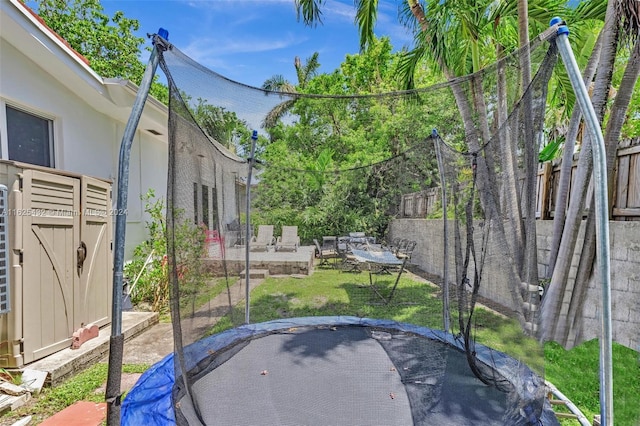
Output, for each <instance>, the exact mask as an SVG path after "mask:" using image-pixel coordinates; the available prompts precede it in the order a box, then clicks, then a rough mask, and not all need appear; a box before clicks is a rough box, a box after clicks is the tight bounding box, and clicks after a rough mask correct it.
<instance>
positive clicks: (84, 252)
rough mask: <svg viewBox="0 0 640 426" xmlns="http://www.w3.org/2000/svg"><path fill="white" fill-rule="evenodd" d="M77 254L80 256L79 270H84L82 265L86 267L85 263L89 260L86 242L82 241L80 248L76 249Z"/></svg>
mask: <svg viewBox="0 0 640 426" xmlns="http://www.w3.org/2000/svg"><path fill="white" fill-rule="evenodd" d="M76 254H77V256H78V269H82V265H84V261H85V259H86V258H87V245H86V244H85V243H84V241H80V246H78V248H77V249H76Z"/></svg>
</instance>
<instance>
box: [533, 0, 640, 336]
mask: <svg viewBox="0 0 640 426" xmlns="http://www.w3.org/2000/svg"><path fill="white" fill-rule="evenodd" d="M639 15H640V12H639V11H638V6H637V2H636V1H634V0H625V1H616V2H608V5H607V10H606V17H605V20H604V22H605V25H604V27H603V29H602V35H603V38H604V39H603V48H602V53H601V55H600V58H599V65H598V73H597V74H596V80H595V83H594V90H593V96H592V103H593V105H594V109H595V111H596V114H597V115H598V117H599V119H600V121H601V122H602V121H603V119H604V117H605V112H606V105H607V101H608V99H609V90H610V87H611V79H612V75H613V69H614V65H615V62H616V55H617V48H618V46H619V43H620V40H626V41H629V42H631V44H632V45H633V47H632V49H631V54H630V56H629V60H628V61H627V62H626V68H625V71H624V75H623V80H622V81H621V83H620V87H619V88H618V91H617V94H616V97H615V100H614V102H613V105H612V107H611V109H610V110H609V120H608V121H607V125H606V132H605V135H604V137H605V146H606V151H607V173H608V179H609V180H608V184H609V194H610V195H609V196H610V197H611V195H612V192H613V191H612V190H611V188H612V187H613V170H614V164H615V157H616V150H617V147H618V140H619V137H620V130H621V128H622V124H623V123H624V121H625V116H626V111H627V108H628V106H629V102H630V100H631V95H632V93H633V89H634V86H635V84H636V81H637V80H638V73H639V72H640V71H639V69H640V64H639V62H640V57H639V49H640V46H639V38H640V36H639V34H640V30H639V29H640V16H639ZM581 163H583V164H581ZM581 166H584V167H581ZM578 169H579V170H580V171H581V173H580V174H579V175H578V176H577V177H576V182H575V183H574V185H575V186H576V187H577V190H576V192H573V193H572V197H571V203H570V205H569V211H570V212H571V211H578V213H580V214H581V211H582V208H581V207H582V205H583V203H584V198H585V197H584V194H585V193H586V188H587V185H588V183H589V177H590V175H591V169H592V160H591V149H590V141H589V140H587V141H586V143H584V144H583V147H582V150H581V153H580V163H579V165H578ZM594 210H595V209H594V208H593V205H592V206H591V208H590V210H589V215H588V216H587V220H586V223H585V236H584V240H583V244H582V251H581V254H580V261H579V265H578V271H577V274H576V278H575V280H574V287H573V291H572V296H571V302H570V307H569V313H568V315H567V317H566V318H563V319H562V320H561V321H560V323H559V324H555V323H554V319H556V318H559V312H560V307H561V305H562V296H563V295H564V289H565V288H566V286H567V285H568V283H567V281H568V277H567V275H568V270H569V266H570V264H571V263H570V262H571V257H572V254H573V253H574V250H575V245H576V243H577V234H578V230H579V226H580V220H579V218H580V216H577V218H574V219H575V220H572V221H571V222H569V221H568V222H567V225H566V226H565V229H564V232H563V235H562V241H561V244H560V251H559V254H558V260H557V262H556V265H555V268H554V270H553V275H552V278H551V283H550V289H551V290H552V292H551V294H550V295H549V296H550V297H548V302H547V303H546V305H547V306H546V307H545V306H543V308H544V310H543V321H545V322H546V326H544V327H543V329H544V330H545V331H544V334H543V338H545V337H547V338H552V339H554V340H557V341H559V342H560V343H562V344H563V345H564V346H565V347H569V346H572V345H573V344H574V343H577V342H579V340H580V330H579V329H578V324H579V321H577V318H578V314H579V313H580V312H581V311H582V306H583V304H584V301H585V298H586V288H587V285H588V282H589V278H590V277H591V273H592V269H593V260H594V257H595V247H596V238H595V216H594V214H595V213H594ZM568 219H571V216H569V215H568ZM543 325H545V324H544V323H543ZM554 325H555V327H554Z"/></svg>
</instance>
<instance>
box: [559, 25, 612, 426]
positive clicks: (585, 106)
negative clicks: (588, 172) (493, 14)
mask: <svg viewBox="0 0 640 426" xmlns="http://www.w3.org/2000/svg"><path fill="white" fill-rule="evenodd" d="M561 22H562V20H561V19H560V18H554V19H552V20H551V25H552V26H553V25H556V24H558V23H561ZM556 45H557V46H558V51H559V52H560V56H561V57H562V62H564V66H565V69H566V70H567V75H568V76H569V80H571V85H572V86H573V90H574V92H575V93H576V99H577V101H578V104H579V105H580V108H581V109H582V111H583V114H584V120H585V122H586V124H587V129H588V130H589V133H590V136H591V141H592V145H593V146H592V148H593V150H592V152H593V184H594V185H593V186H594V197H595V208H596V259H597V268H596V271H597V274H598V278H599V280H600V284H601V285H602V313H601V327H602V331H601V333H602V334H601V336H600V421H601V423H600V424H601V425H602V426H613V355H612V346H613V339H612V331H611V259H610V252H609V199H608V195H607V191H608V190H607V157H606V151H605V144H604V137H603V136H602V129H601V128H600V125H599V123H598V118H597V116H596V113H595V110H594V109H593V104H592V103H591V100H590V99H589V92H588V91H587V88H586V87H585V85H584V81H583V79H582V75H581V73H580V68H578V64H577V63H576V59H575V57H574V56H573V50H571V45H570V44H569V28H568V27H567V26H566V25H560V26H559V27H558V37H556Z"/></svg>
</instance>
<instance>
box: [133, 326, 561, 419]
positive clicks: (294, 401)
mask: <svg viewBox="0 0 640 426" xmlns="http://www.w3.org/2000/svg"><path fill="white" fill-rule="evenodd" d="M185 355H186V358H187V359H189V360H191V361H190V363H189V364H188V365H187V368H188V373H187V374H188V376H189V378H190V380H192V381H193V383H192V390H191V392H192V395H191V398H192V399H193V401H194V403H195V404H197V405H198V408H199V411H200V417H198V416H197V415H196V414H195V410H194V408H193V405H192V402H191V398H189V397H186V393H185V389H184V386H183V385H182V383H183V382H182V380H175V378H174V365H173V354H171V355H168V356H167V357H166V358H164V359H163V360H162V361H160V362H159V363H157V364H155V365H154V366H152V368H150V369H149V370H148V371H147V372H146V373H145V374H144V375H143V376H142V377H141V378H140V380H139V381H138V383H136V385H135V386H134V387H133V389H131V391H130V392H129V394H128V395H127V397H126V399H125V400H124V403H123V407H122V424H123V425H140V424H145V425H151V424H157V425H162V424H176V423H177V424H191V425H194V424H215V425H258V424H259V425H412V424H413V425H519V424H522V425H527V424H545V425H555V424H558V423H557V420H556V418H555V415H554V414H553V412H552V411H551V409H550V407H548V406H546V405H548V404H546V403H545V407H539V405H540V404H541V403H542V402H541V401H544V399H542V400H541V399H540V398H539V395H537V394H535V395H534V394H529V393H528V392H529V390H530V389H540V382H541V380H542V379H541V378H540V377H538V376H537V375H536V374H535V373H533V372H532V371H531V370H530V369H529V368H528V367H526V366H525V365H523V364H522V363H520V362H519V361H517V360H515V359H513V358H511V357H509V356H507V355H505V354H503V353H500V352H497V351H494V350H491V349H488V348H486V347H483V346H481V345H478V346H477V357H478V359H479V360H480V361H482V362H483V363H485V364H486V365H487V366H488V365H492V366H493V367H492V369H493V374H495V375H496V376H502V377H503V378H505V379H507V381H508V383H510V385H509V387H508V389H507V390H506V391H505V390H498V389H496V388H495V387H489V386H486V385H485V384H483V383H482V382H481V381H480V380H478V379H477V378H476V377H475V376H474V375H473V374H472V372H471V370H470V368H469V366H468V364H467V361H466V359H465V355H464V351H463V348H462V343H461V342H459V341H458V340H456V339H455V338H454V337H453V336H452V335H450V334H447V333H444V332H442V331H437V330H432V329H429V328H425V327H418V326H414V325H411V324H406V323H398V322H394V321H387V320H373V319H365V318H356V317H305V318H297V319H289V320H276V321H270V322H266V323H260V324H251V325H245V326H241V327H238V328H235V329H232V330H228V331H226V332H223V333H220V334H217V335H214V336H210V337H208V338H205V339H203V340H200V341H198V342H196V343H193V344H192V345H190V346H188V347H186V348H185ZM536 406H537V407H536ZM541 408H542V411H543V413H542V416H541V417H539V419H540V421H541V422H542V423H539V422H538V420H537V419H538V417H537V416H531V417H530V415H531V413H533V412H536V411H539V410H540V409H541ZM534 417H535V418H536V420H530V418H531V419H532V418H534Z"/></svg>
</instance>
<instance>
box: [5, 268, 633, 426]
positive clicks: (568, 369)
mask: <svg viewBox="0 0 640 426" xmlns="http://www.w3.org/2000/svg"><path fill="white" fill-rule="evenodd" d="M375 279H376V284H377V285H378V286H380V289H381V292H382V293H383V294H388V292H389V291H390V289H391V287H392V286H393V280H394V276H391V275H381V276H377V277H376V278H375ZM368 280H369V277H368V274H367V273H360V274H352V273H343V272H340V271H337V270H332V269H331V270H327V269H318V268H316V270H315V272H314V274H313V275H311V276H309V277H304V278H294V277H270V278H268V279H266V280H265V281H264V283H262V284H261V285H260V286H258V287H256V288H255V289H254V290H253V291H252V293H251V322H252V323H256V322H262V321H268V320H272V319H278V318H292V317H299V316H321V315H352V316H361V317H369V318H385V319H393V320H396V321H401V322H407V323H412V324H416V325H423V326H427V327H431V328H442V326H441V324H442V308H441V305H442V303H441V298H440V293H439V288H438V287H436V286H433V285H431V284H430V283H428V282H426V281H425V280H424V279H421V278H419V277H416V276H415V275H411V274H408V275H403V277H402V279H401V280H400V282H399V284H398V288H397V291H396V293H395V295H394V298H393V300H392V303H390V304H388V305H385V304H384V303H381V299H380V298H378V297H377V296H376V295H375V294H374V293H373V292H372V291H371V289H370V288H369V287H368ZM224 290H225V287H224V286H222V285H220V286H218V287H217V289H216V290H215V292H219V291H224ZM452 310H455V308H454V307H452ZM476 314H477V317H476V321H475V323H474V324H475V325H474V337H475V338H476V340H477V341H479V342H481V343H483V344H485V345H487V346H490V347H492V348H494V349H497V350H501V351H504V352H506V353H508V354H510V355H511V356H514V357H516V358H518V359H522V360H523V361H524V362H526V363H527V365H529V366H530V367H531V368H533V369H534V370H536V371H539V372H540V371H542V369H543V368H544V373H545V378H546V379H547V380H549V381H550V382H551V383H553V384H554V385H555V386H556V387H557V388H558V389H559V390H560V391H561V392H562V393H564V394H565V395H566V396H567V397H568V398H569V399H570V400H571V401H572V402H573V403H574V404H575V405H576V406H578V407H579V408H580V409H581V410H582V412H583V413H584V414H585V415H586V416H587V418H588V419H590V420H591V419H593V415H594V414H597V413H598V412H599V400H598V391H599V378H598V356H599V347H598V342H597V341H589V342H585V343H583V344H581V345H580V346H577V347H575V348H573V349H572V350H570V351H565V350H564V349H563V348H562V347H560V346H558V345H557V344H555V343H547V344H546V345H545V347H544V351H542V349H541V348H540V347H539V345H538V344H537V343H536V342H535V340H533V339H530V338H527V337H525V336H523V334H522V333H521V332H520V326H519V325H518V323H517V322H516V321H513V320H510V319H508V318H505V317H504V316H502V315H499V314H496V313H494V312H492V311H490V310H488V309H482V308H477V309H476ZM233 318H239V319H242V320H243V319H244V303H241V304H240V305H239V306H237V307H236V308H235V312H234V314H233ZM452 324H453V325H454V327H455V329H458V326H457V319H456V318H455V317H454V318H453V320H452ZM232 326H233V324H232V323H231V320H230V319H229V318H228V317H226V318H224V319H222V320H221V321H220V322H219V323H218V324H217V326H216V327H215V329H214V330H212V333H216V332H220V331H223V330H225V329H227V328H230V327H232ZM613 355H614V413H615V424H616V425H621V426H638V425H640V404H639V403H638V400H639V399H638V395H640V359H639V357H638V352H635V351H633V350H630V349H628V348H625V347H623V346H621V345H617V344H614V353H613ZM146 368H148V366H146V365H125V366H123V371H124V372H142V371H144V370H145V369H146ZM106 378H107V365H106V364H98V365H95V366H93V367H91V368H90V369H88V370H86V371H85V372H83V373H80V374H78V375H77V376H75V377H73V378H72V379H70V380H69V381H68V382H66V383H64V384H63V385H61V386H58V387H56V388H54V389H45V390H44V391H43V392H42V393H41V395H39V396H37V398H35V402H34V403H32V404H29V405H28V406H27V407H24V408H23V409H19V410H17V411H16V412H10V413H8V414H5V415H4V416H2V417H0V424H2V425H4V424H9V425H10V424H11V423H13V421H15V420H17V419H18V418H20V417H21V416H25V415H29V414H31V415H33V416H34V419H38V420H43V419H45V418H46V417H49V416H51V415H53V414H55V413H56V412H57V411H60V410H61V409H63V408H64V407H66V406H68V405H71V404H73V403H74V402H76V401H79V400H85V401H95V402H102V401H104V392H98V393H96V389H97V388H98V387H100V385H102V384H103V383H104V382H105V381H106ZM561 423H562V424H563V426H564V425H567V426H569V425H578V424H579V423H578V422H577V421H575V420H562V422H561ZM36 424H37V422H36Z"/></svg>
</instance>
